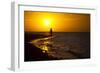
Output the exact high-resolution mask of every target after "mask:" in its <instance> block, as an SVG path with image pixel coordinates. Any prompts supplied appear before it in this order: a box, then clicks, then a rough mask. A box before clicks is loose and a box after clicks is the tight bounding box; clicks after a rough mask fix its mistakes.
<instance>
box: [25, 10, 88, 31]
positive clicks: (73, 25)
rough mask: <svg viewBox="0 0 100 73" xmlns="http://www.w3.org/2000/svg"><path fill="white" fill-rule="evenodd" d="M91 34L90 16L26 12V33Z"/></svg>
mask: <svg viewBox="0 0 100 73" xmlns="http://www.w3.org/2000/svg"><path fill="white" fill-rule="evenodd" d="M50 28H52V30H53V32H89V31H90V14H76V13H60V12H34V11H24V31H25V32H48V31H49V30H50Z"/></svg>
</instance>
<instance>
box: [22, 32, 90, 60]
mask: <svg viewBox="0 0 100 73" xmlns="http://www.w3.org/2000/svg"><path fill="white" fill-rule="evenodd" d="M24 47H25V52H24V58H25V60H24V61H42V60H62V59H85V58H90V33H89V32H68V33H61V32H58V33H53V36H52V37H51V36H50V35H49V34H48V33H25V45H24Z"/></svg>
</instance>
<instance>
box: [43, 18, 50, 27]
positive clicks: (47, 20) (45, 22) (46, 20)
mask: <svg viewBox="0 0 100 73" xmlns="http://www.w3.org/2000/svg"><path fill="white" fill-rule="evenodd" d="M44 24H45V25H46V26H48V27H51V22H50V20H49V19H45V20H44Z"/></svg>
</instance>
